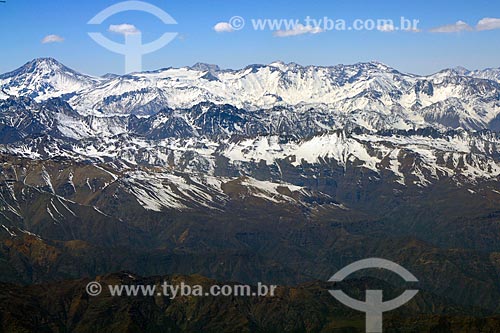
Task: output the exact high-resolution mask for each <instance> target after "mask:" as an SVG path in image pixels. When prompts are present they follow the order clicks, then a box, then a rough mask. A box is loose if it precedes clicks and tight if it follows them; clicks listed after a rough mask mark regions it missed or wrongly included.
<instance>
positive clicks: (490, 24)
mask: <svg viewBox="0 0 500 333" xmlns="http://www.w3.org/2000/svg"><path fill="white" fill-rule="evenodd" d="M495 29H500V19H498V18H491V17H485V18H483V19H481V20H480V21H479V22H478V23H477V26H476V30H478V31H484V30H495Z"/></svg>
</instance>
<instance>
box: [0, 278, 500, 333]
mask: <svg viewBox="0 0 500 333" xmlns="http://www.w3.org/2000/svg"><path fill="white" fill-rule="evenodd" d="M96 280H97V281H99V283H100V284H101V285H102V286H104V292H103V293H102V294H101V295H100V296H97V297H91V296H89V295H88V294H87V293H86V292H85V285H86V284H87V283H89V282H90V280H89V279H83V280H73V281H65V282H63V283H52V284H44V285H32V286H28V287H18V286H15V285H9V284H1V289H0V299H1V300H2V302H1V303H0V318H1V320H2V332H35V331H36V332H43V333H45V332H47V333H48V332H109V333H114V332H120V333H127V332H130V333H132V332H148V333H151V332H200V331H203V332H218V333H220V332H364V316H363V315H362V314H360V313H356V312H353V311H351V310H346V309H345V308H344V307H343V306H341V305H340V304H339V303H337V302H336V301H335V300H334V299H333V298H332V297H331V296H330V294H329V293H328V291H327V290H328V289H329V288H332V289H336V288H338V287H339V285H335V284H325V283H322V282H314V283H308V284H303V285H299V286H296V287H278V288H277V289H276V292H275V295H274V296H272V297H271V296H265V297H234V296H225V297H209V296H206V297H205V296H204V297H201V296H199V297H197V296H178V297H176V298H173V299H172V298H171V297H168V296H158V295H155V296H137V297H126V296H121V297H117V296H114V297H113V296H111V294H110V293H109V291H107V289H106V287H107V286H108V285H120V284H127V285H135V286H141V285H156V286H157V287H158V288H160V286H161V285H162V283H164V282H167V283H169V284H173V285H175V284H180V283H181V282H184V283H185V284H187V285H191V286H194V285H199V286H202V287H204V288H207V289H208V288H209V287H210V286H213V285H217V284H219V283H217V282H216V281H214V280H210V279H207V278H204V277H202V276H199V275H196V276H163V277H159V276H158V277H151V278H143V277H140V276H137V275H133V274H130V273H120V274H111V275H106V276H100V277H97V278H96ZM368 285H369V286H371V287H373V288H378V289H385V291H387V294H386V295H388V296H389V297H391V296H392V295H393V294H396V293H400V292H401V290H399V289H398V288H395V287H393V286H390V285H388V284H387V283H383V282H381V281H378V280H376V279H362V280H350V281H347V282H345V283H343V284H342V287H343V288H346V289H348V290H349V291H350V293H351V295H353V297H359V298H363V295H364V290H365V288H366V287H367V286H368ZM254 290H256V289H255V287H254ZM7 302H8V303H7ZM448 303H449V302H447V301H445V300H443V299H441V298H439V297H436V296H435V295H432V294H428V293H421V294H420V295H418V296H417V297H416V298H415V299H414V300H412V301H411V302H410V303H409V304H408V305H407V306H406V307H405V309H401V310H398V311H395V312H394V313H390V314H387V315H386V316H385V320H384V322H385V323H384V328H385V330H384V332H415V333H426V332H429V333H431V332H433V333H434V332H470V333H473V332H474V333H476V332H477V333H479V332H481V333H484V332H496V331H498V329H500V317H491V316H487V315H485V314H481V310H480V309H477V308H476V309H466V308H461V307H458V306H450V305H449V304H448ZM445 304H446V305H445ZM28 313H29V316H26V314H28ZM471 313H476V315H477V316H478V317H471V315H470V314H471ZM403 327H404V328H403Z"/></svg>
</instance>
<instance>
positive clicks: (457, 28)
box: [429, 21, 474, 33]
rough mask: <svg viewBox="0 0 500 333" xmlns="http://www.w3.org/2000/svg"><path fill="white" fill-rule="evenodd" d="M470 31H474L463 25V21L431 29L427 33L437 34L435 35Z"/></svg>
mask: <svg viewBox="0 0 500 333" xmlns="http://www.w3.org/2000/svg"><path fill="white" fill-rule="evenodd" d="M472 30H474V29H473V28H472V27H471V26H470V25H468V24H467V23H465V22H464V21H457V22H456V23H453V24H448V25H443V26H441V27H436V28H432V29H431V30H429V31H430V32H437V33H454V32H461V31H472Z"/></svg>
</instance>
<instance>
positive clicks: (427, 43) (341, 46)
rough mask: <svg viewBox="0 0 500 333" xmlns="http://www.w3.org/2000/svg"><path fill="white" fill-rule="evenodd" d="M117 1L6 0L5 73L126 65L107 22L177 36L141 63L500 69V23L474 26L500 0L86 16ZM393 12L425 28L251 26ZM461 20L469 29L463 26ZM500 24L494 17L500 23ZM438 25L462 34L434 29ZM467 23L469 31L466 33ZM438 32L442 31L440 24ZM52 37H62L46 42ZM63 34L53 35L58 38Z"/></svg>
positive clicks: (251, 5)
mask: <svg viewBox="0 0 500 333" xmlns="http://www.w3.org/2000/svg"><path fill="white" fill-rule="evenodd" d="M119 2H120V1H119V0H118V1H117V0H99V1H97V0H86V1H68V0H47V1H34V0H7V3H4V4H0V27H1V28H2V30H1V31H2V33H1V34H0V45H1V49H0V72H7V71H10V70H12V69H15V68H17V67H19V66H21V65H22V64H24V63H25V62H27V61H29V60H31V59H33V58H37V57H54V58H56V59H58V60H59V61H61V62H63V63H64V64H66V65H67V66H69V67H72V68H74V69H76V70H78V71H81V72H84V73H89V74H94V75H101V74H104V73H108V72H113V73H122V72H123V71H124V57H123V56H121V55H118V54H114V53H111V52H109V51H108V50H106V49H104V48H102V47H101V46H99V45H98V44H96V43H95V42H94V41H93V40H92V39H91V38H90V37H89V36H88V35H87V33H88V32H102V33H103V34H104V35H106V37H108V38H109V39H112V40H114V41H117V42H123V39H124V36H122V35H120V34H117V33H112V32H110V31H109V27H110V25H121V24H129V25H133V26H135V27H136V28H137V29H138V30H140V31H141V32H142V34H143V39H144V41H145V42H149V41H153V40H155V39H157V38H158V37H160V36H161V35H162V34H163V33H164V32H177V33H178V34H179V35H178V37H177V38H176V39H175V40H174V41H173V42H171V43H170V44H169V45H167V46H166V47H165V48H163V49H161V50H160V51H157V52H155V53H152V54H149V55H146V56H144V59H143V63H144V69H145V70H153V69H158V68H163V67H170V66H173V67H180V66H186V65H192V64H194V63H196V62H207V63H214V64H218V65H220V66H221V67H223V68H240V67H244V66H246V65H248V64H254V63H270V62H273V61H275V60H283V61H285V62H297V63H299V64H303V65H310V64H314V65H335V64H339V63H344V64H350V63H356V62H361V61H371V60H376V61H380V62H383V63H386V64H388V65H390V66H392V67H395V68H396V69H398V70H402V71H406V72H413V73H420V74H430V73H432V72H436V71H438V70H440V69H443V68H446V67H454V66H464V67H467V68H470V69H478V68H486V67H500V24H498V25H499V26H498V29H493V28H495V27H496V25H495V24H497V23H498V22H500V20H499V21H493V23H494V24H493V28H491V27H490V28H491V30H484V31H478V29H477V28H476V25H477V23H478V22H479V21H480V20H482V19H484V18H500V1H498V0H495V1H486V0H476V1H456V0H455V1H448V0H446V1H440V0H436V1H412V2H408V1H401V0H398V1H395V0H394V1H392V0H391V1H368V0H367V1H364V0H328V1H326V0H325V1H314V2H313V1H293V0H288V1H282V0H277V1H269V0H267V1H261V0H253V1H241V0H240V1H235V0H209V1H208V0H205V1H201V0H190V1H186V0H150V1H148V2H149V3H151V4H154V5H156V6H158V7H160V8H162V9H163V10H165V11H166V12H168V13H169V14H170V15H171V16H172V17H173V18H174V19H175V20H176V21H177V22H178V24H177V25H164V24H163V23H162V22H161V21H160V20H159V19H157V18H155V17H154V16H151V15H150V14H146V13H141V12H125V13H121V14H117V15H115V16H113V17H110V18H109V19H107V20H106V21H105V22H104V23H103V24H102V25H100V26H89V25H88V24H87V22H88V21H89V20H90V19H91V18H92V17H94V16H95V15H96V14H97V13H98V12H100V11H101V10H103V9H104V8H106V7H108V6H110V5H113V4H116V3H119ZM233 16H241V17H243V18H244V19H245V21H246V26H245V28H243V29H242V30H240V31H233V32H222V33H218V32H216V31H214V26H215V25H216V24H217V23H221V22H222V23H224V22H228V21H229V19H230V18H231V17H233ZM307 16H310V17H312V18H315V19H316V18H317V19H320V18H323V17H324V16H327V17H329V18H331V19H334V20H337V19H343V20H345V21H346V22H347V23H348V24H349V23H352V21H353V20H354V19H385V18H389V19H393V20H394V21H395V22H396V23H399V19H400V17H401V16H404V17H406V18H409V19H418V20H420V23H419V25H418V28H419V29H420V32H403V31H393V32H381V31H321V32H320V33H314V34H311V33H304V34H298V35H294V36H289V37H278V36H276V33H273V31H255V30H254V29H252V24H251V19H258V18H263V19H266V18H269V19H298V20H303V19H305V18H306V17H307ZM457 21H463V22H465V23H467V24H468V25H469V26H470V28H466V29H460V27H459V28H457V25H453V24H455V22H457ZM495 22H496V23H495ZM447 25H453V26H450V27H448V28H447V29H446V28H445V29H441V30H445V31H446V30H454V29H455V28H457V29H455V30H463V31H458V32H448V33H446V32H441V33H439V32H430V30H432V29H435V28H437V27H443V26H447ZM466 30H470V31H466ZM438 31H440V30H439V29H438ZM48 35H56V36H59V37H61V38H63V39H64V41H62V42H61V41H59V42H54V43H45V44H43V43H42V42H41V41H42V39H44V38H45V37H47V36H48ZM56 39H57V38H56Z"/></svg>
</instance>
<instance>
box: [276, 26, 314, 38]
mask: <svg viewBox="0 0 500 333" xmlns="http://www.w3.org/2000/svg"><path fill="white" fill-rule="evenodd" d="M321 32H324V30H323V29H321V28H319V27H312V26H310V25H307V26H304V25H302V24H297V25H296V26H295V27H294V28H293V29H290V30H278V31H275V32H274V36H276V37H290V36H298V35H305V34H319V33H321Z"/></svg>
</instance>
